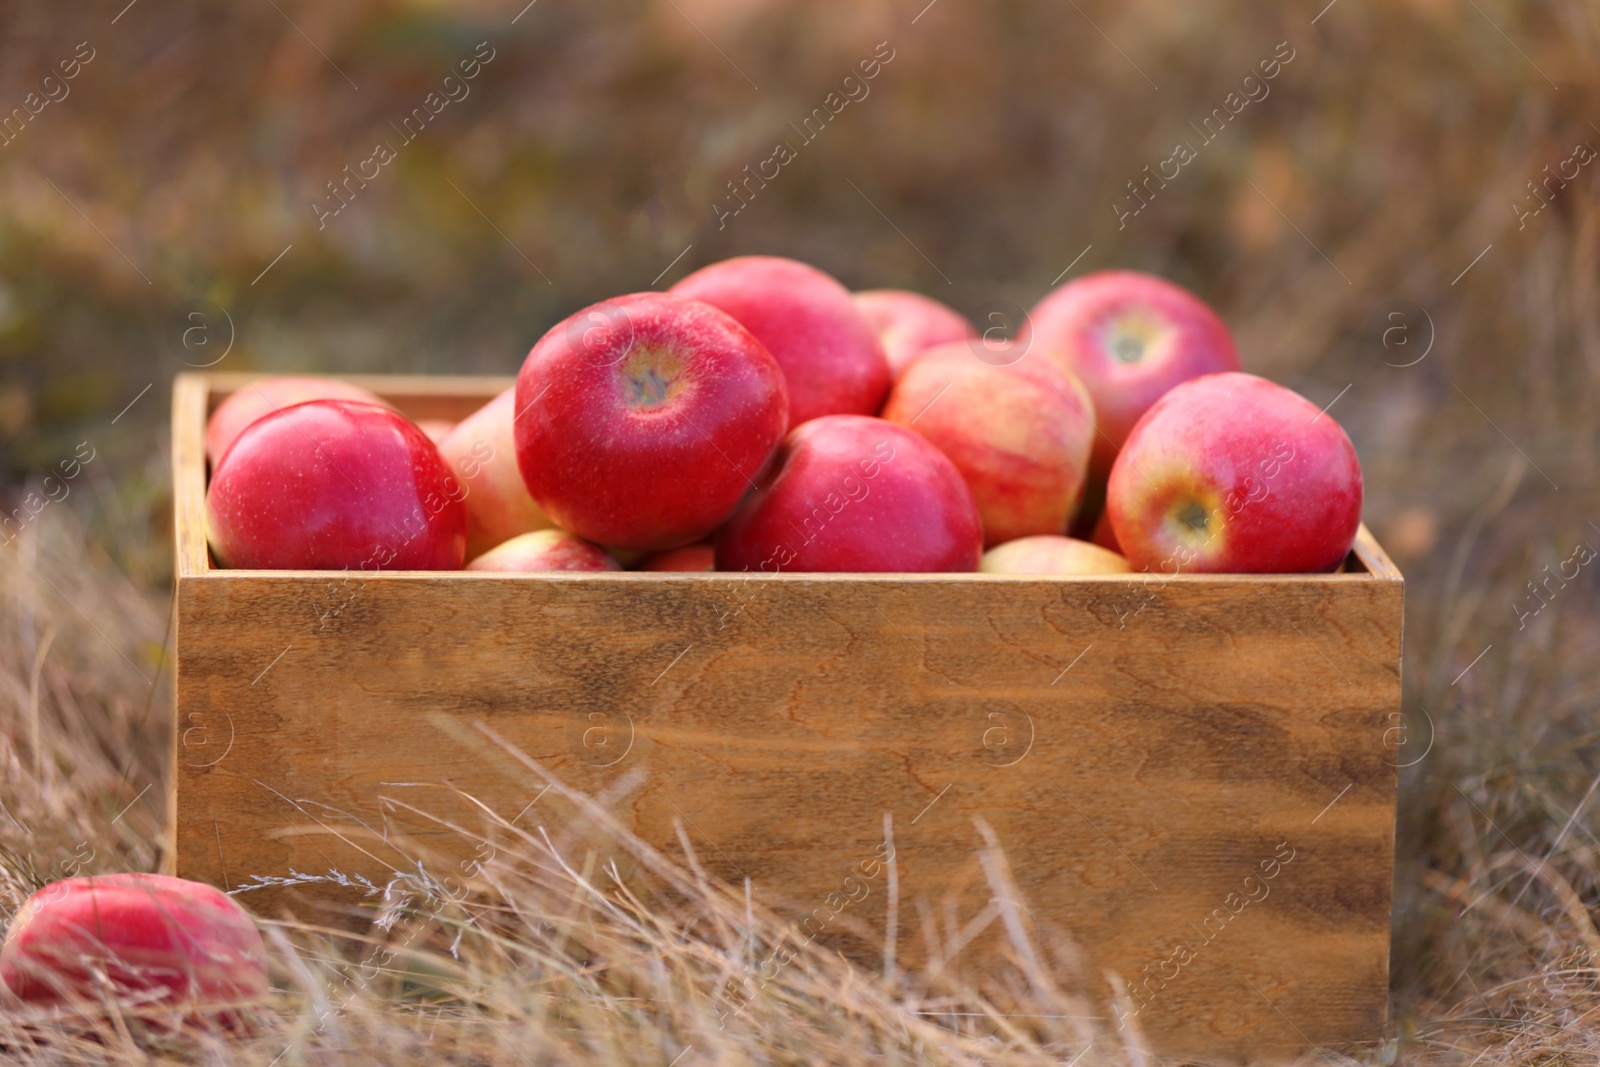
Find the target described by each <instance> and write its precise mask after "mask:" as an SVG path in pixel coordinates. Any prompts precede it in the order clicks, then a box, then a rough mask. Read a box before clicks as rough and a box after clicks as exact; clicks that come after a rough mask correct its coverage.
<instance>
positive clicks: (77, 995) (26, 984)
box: [0, 874, 267, 1014]
mask: <svg viewBox="0 0 1600 1067" xmlns="http://www.w3.org/2000/svg"><path fill="white" fill-rule="evenodd" d="M0 989H4V990H5V991H8V992H9V993H10V994H11V995H12V996H13V997H15V998H17V999H18V1000H20V1001H23V1002H24V1003H29V1004H46V1005H48V1004H64V1005H75V1006H78V1007H87V1006H91V1005H92V1006H101V1005H103V1004H104V1002H105V1000H106V999H107V998H108V997H110V998H115V999H117V1000H120V1001H123V1002H124V1007H125V1008H126V1007H132V1008H136V1009H144V1010H149V1009H157V1010H160V1009H170V1008H180V1009H182V1010H183V1011H184V1012H185V1013H186V1014H198V1013H199V1012H200V1010H201V1009H207V1010H208V1011H207V1013H208V1014H209V1013H210V1012H212V1011H216V1010H217V1009H224V1008H231V1009H239V1008H242V1007H245V1006H247V1005H248V1004H249V1003H251V1002H253V1001H258V1000H260V999H262V998H263V997H264V996H265V995H266V993H267V953H266V947H265V946H264V945H263V944H262V942H261V934H260V933H259V932H258V931H257V930H256V925H255V923H254V922H253V921H251V919H250V916H248V915H246V914H245V912H244V910H243V909H242V908H240V907H239V905H238V904H236V903H234V902H233V900H232V899H231V898H229V897H228V896H226V895H224V894H223V893H222V892H221V890H218V889H214V888H213V887H211V886H209V885H205V884H203V883H201V882H190V881H186V880H184V879H182V878H172V877H169V876H167V875H162V874H105V875H94V876H93V877H88V878H68V879H66V880H64V881H60V882H53V883H51V884H50V885H47V886H45V887H44V888H42V889H40V890H39V891H38V892H36V893H34V894H33V895H32V896H30V897H29V898H28V899H27V900H26V901H25V902H24V903H23V905H22V909H21V910H20V911H18V912H17V914H16V917H15V918H13V919H12V920H11V927H10V929H8V930H7V931H6V938H5V941H4V943H3V944H0ZM129 1002H131V1003H129Z"/></svg>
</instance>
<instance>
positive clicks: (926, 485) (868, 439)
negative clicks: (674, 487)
mask: <svg viewBox="0 0 1600 1067" xmlns="http://www.w3.org/2000/svg"><path fill="white" fill-rule="evenodd" d="M982 554H983V525H982V522H981V520H980V519H979V518H978V507H977V504H976V503H974V501H973V499H972V491H971V490H970V489H968V488H967V484H966V482H964V481H963V480H962V478H961V472H960V471H958V470H957V469H956V466H955V464H953V463H951V462H950V460H949V459H947V458H946V457H945V455H944V453H942V452H940V451H939V450H938V449H937V448H935V447H934V446H933V445H931V444H929V443H928V442H927V441H926V440H924V439H923V438H921V437H919V436H917V434H916V433H914V432H912V431H910V430H906V429H904V428H902V427H899V426H896V425H894V424H893V423H891V422H885V421H884V420H883V419H874V418H867V417H865V416H861V415H827V416H824V417H822V418H820V419H813V420H812V421H810V422H806V423H802V424H800V425H799V426H797V427H795V428H794V430H792V431H791V432H790V433H789V436H788V437H787V438H785V439H784V442H783V445H782V447H780V448H779V450H778V455H777V456H776V457H775V458H774V462H773V465H772V467H771V469H770V470H769V472H768V474H767V476H766V477H765V478H764V479H763V482H762V486H761V488H760V489H758V490H757V491H756V492H755V493H752V494H751V495H750V496H749V497H748V498H747V499H746V500H745V502H744V504H743V505H741V506H740V508H739V511H738V512H737V513H736V514H735V515H734V517H733V519H732V520H731V521H730V522H729V523H728V525H727V526H726V527H725V528H724V529H723V531H722V533H721V535H720V536H719V537H718V539H717V570H719V571H741V570H755V571H766V572H769V573H777V572H778V571H843V572H857V573H866V572H883V571H891V572H892V571H972V570H976V569H977V566H978V557H979V556H981V555H982Z"/></svg>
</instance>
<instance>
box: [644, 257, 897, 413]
mask: <svg viewBox="0 0 1600 1067" xmlns="http://www.w3.org/2000/svg"><path fill="white" fill-rule="evenodd" d="M669 291H670V292H671V293H672V295H674V296H678V297H684V298H686V299H690V300H703V301H705V302H706V303H708V304H710V305H712V306H713V307H718V308H721V309H722V310H723V311H725V312H727V313H728V314H729V315H732V316H733V317H734V318H735V319H737V320H739V322H740V323H741V324H743V325H744V326H745V328H747V329H748V330H749V331H750V332H751V333H753V334H755V335H756V337H757V338H758V339H759V340H760V341H761V343H762V344H763V345H765V346H766V347H767V350H768V351H769V352H771V353H772V357H773V358H774V359H776V360H777V361H778V365H779V366H780V367H782V368H783V374H784V378H785V379H786V380H787V381H788V384H789V423H788V425H789V427H791V428H792V427H795V426H798V425H800V424H801V423H802V422H806V421H808V420H810V419H814V418H817V417H818V416H821V415H875V414H877V412H878V408H879V406H880V405H882V403H883V395H884V393H885V392H887V391H888V389H889V363H888V361H887V360H886V359H884V356H883V346H882V345H880V344H879V343H878V338H877V335H876V334H875V333H874V332H873V330H872V327H871V326H870V325H868V323H867V320H866V319H865V318H864V317H863V316H862V314H861V312H859V311H857V310H856V305H855V302H854V301H852V300H851V299H850V291H849V290H848V289H846V288H845V287H844V286H842V285H840V284H839V283H838V282H837V281H835V280H834V279H833V278H832V277H831V276H829V275H827V274H824V273H823V272H822V271H820V270H818V269H817V268H815V267H812V266H809V265H807V264H805V263H800V262H797V261H795V260H792V259H782V258H779V257H777V256H740V257H738V258H737V259H725V260H723V261H722V262H721V263H713V264H712V265H711V266H709V267H702V268H701V269H700V270H697V271H695V272H694V273H693V274H691V275H689V276H688V277H686V278H684V279H683V280H682V281H680V282H678V284H677V285H674V286H673V287H672V288H671V290H669Z"/></svg>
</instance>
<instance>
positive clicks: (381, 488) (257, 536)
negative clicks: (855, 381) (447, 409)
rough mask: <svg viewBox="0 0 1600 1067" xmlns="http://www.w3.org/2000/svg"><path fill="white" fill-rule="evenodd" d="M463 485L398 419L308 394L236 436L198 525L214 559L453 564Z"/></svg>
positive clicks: (282, 564)
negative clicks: (202, 524)
mask: <svg viewBox="0 0 1600 1067" xmlns="http://www.w3.org/2000/svg"><path fill="white" fill-rule="evenodd" d="M465 493H466V487H465V486H463V485H462V484H461V482H460V481H458V480H457V479H456V478H455V477H453V476H452V475H451V474H450V471H449V469H448V468H446V467H445V465H444V460H442V459H440V458H439V450H438V449H437V448H435V447H434V444H433V442H432V441H430V440H428V438H427V435H426V434H424V433H423V432H422V431H421V430H419V429H417V427H416V425H415V424H413V423H411V422H409V421H407V420H406V419H405V418H403V417H402V416H400V415H398V414H396V413H395V412H393V411H390V410H389V409H388V408H383V407H378V406H376V405H374V404H366V403H361V402H357V401H353V400H312V401H308V402H307V403H304V404H296V405H295V406H294V407H291V408H284V409H283V410H282V411H277V412H274V413H273V414H271V415H268V416H266V417H265V418H262V419H258V420H257V421H256V422H254V423H252V424H251V425H250V426H248V427H247V428H246V429H245V431H244V433H242V434H240V435H239V438H238V440H236V441H235V442H234V443H233V447H231V448H230V449H228V454H227V455H226V456H224V457H223V459H222V464H221V466H220V467H219V468H218V470H217V471H216V473H215V474H214V475H213V476H212V479H211V487H210V489H209V490H208V491H207V492H206V529H207V535H208V538H209V540H210V542H211V551H212V553H213V554H214V555H215V556H216V558H217V562H218V563H219V564H220V565H222V566H224V567H244V568H253V569H266V570H282V569H291V570H338V569H339V568H341V567H359V568H361V569H363V570H367V569H374V570H376V569H387V570H458V569H460V567H461V564H462V561H463V559H464V558H465V555H466V547H467V515H466V510H465V509H464V508H463V507H462V506H461V499H462V496H463V495H464V494H465Z"/></svg>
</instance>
